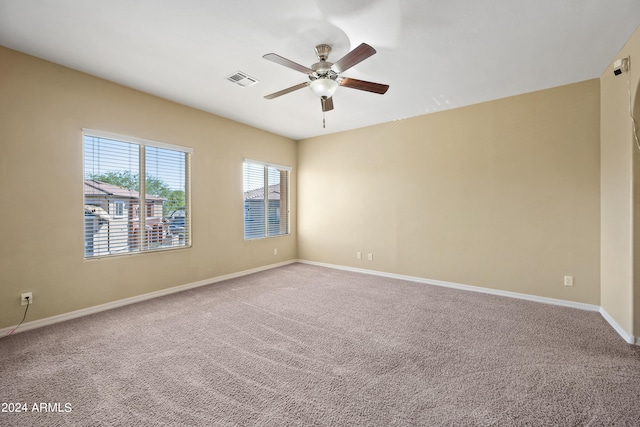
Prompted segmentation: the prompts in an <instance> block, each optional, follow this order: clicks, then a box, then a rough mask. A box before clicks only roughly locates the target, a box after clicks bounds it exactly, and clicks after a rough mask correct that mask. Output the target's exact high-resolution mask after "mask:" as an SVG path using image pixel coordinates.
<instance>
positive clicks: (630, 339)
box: [599, 307, 640, 345]
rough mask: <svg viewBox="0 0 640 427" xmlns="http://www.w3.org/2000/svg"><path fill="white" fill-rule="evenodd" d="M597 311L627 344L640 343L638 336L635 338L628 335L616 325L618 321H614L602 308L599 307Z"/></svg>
mask: <svg viewBox="0 0 640 427" xmlns="http://www.w3.org/2000/svg"><path fill="white" fill-rule="evenodd" d="M599 311H600V314H601V315H602V317H604V320H606V321H607V322H609V325H611V327H612V328H613V329H615V331H616V332H617V333H618V335H620V336H621V337H622V338H623V339H624V340H625V341H626V342H627V343H628V344H635V345H640V338H638V340H636V339H635V337H634V336H633V335H629V334H628V333H627V332H626V331H625V330H624V329H622V327H621V326H620V325H618V322H616V321H615V320H614V319H613V317H611V315H610V314H609V313H607V312H606V310H605V309H604V308H602V307H600V310H599Z"/></svg>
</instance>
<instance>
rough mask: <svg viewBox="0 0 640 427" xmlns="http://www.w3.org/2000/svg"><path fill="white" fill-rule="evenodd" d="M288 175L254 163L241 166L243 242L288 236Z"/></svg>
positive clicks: (281, 169) (275, 167)
mask: <svg viewBox="0 0 640 427" xmlns="http://www.w3.org/2000/svg"><path fill="white" fill-rule="evenodd" d="M290 171H291V168H290V167H287V166H278V165H271V164H266V163H262V162H256V161H253V160H245V162H244V163H243V184H244V238H245V240H250V239H260V238H263V237H273V236H282V235H285V234H289V172H290ZM265 190H266V191H265ZM265 193H266V194H265ZM265 196H266V197H265ZM265 200H266V201H267V202H266V203H265Z"/></svg>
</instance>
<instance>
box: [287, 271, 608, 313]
mask: <svg viewBox="0 0 640 427" xmlns="http://www.w3.org/2000/svg"><path fill="white" fill-rule="evenodd" d="M298 262H299V263H302V264H311V265H317V266H320V267H328V268H335V269H338V270H346V271H353V272H356V273H365V274H372V275H374V276H382V277H389V278H391V279H400V280H407V281H410V282H417V283H424V284H427V285H435V286H442V287H445V288H452V289H459V290H463V291H471V292H480V293H483V294H490V295H499V296H503V297H509V298H517V299H522V300H527V301H534V302H541V303H544V304H553V305H560V306H563V307H571V308H577V309H580V310H587V311H600V307H599V306H597V305H593V304H585V303H581V302H574V301H567V300H562V299H556V298H547V297H539V296H536V295H529V294H522V293H518V292H510V291H501V290H498V289H491V288H483V287H480V286H471V285H464V284H462V283H454V282H445V281H442V280H433V279H424V278H422V277H416V276H405V275H403V274H394V273H386V272H383V271H375V270H365V269H362V268H353V267H345V266H342V265H335V264H325V263H322V262H315V261H306V260H298Z"/></svg>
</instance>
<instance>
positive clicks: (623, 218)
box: [600, 29, 640, 335]
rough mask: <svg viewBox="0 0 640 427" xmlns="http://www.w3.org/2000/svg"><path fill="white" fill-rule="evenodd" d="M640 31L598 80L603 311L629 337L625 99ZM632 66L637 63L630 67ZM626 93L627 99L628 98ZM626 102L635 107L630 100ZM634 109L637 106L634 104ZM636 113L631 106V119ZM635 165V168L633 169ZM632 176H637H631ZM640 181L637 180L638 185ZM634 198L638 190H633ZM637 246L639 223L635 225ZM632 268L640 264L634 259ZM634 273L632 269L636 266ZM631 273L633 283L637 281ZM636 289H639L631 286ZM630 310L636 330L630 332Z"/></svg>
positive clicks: (630, 150)
mask: <svg viewBox="0 0 640 427" xmlns="http://www.w3.org/2000/svg"><path fill="white" fill-rule="evenodd" d="M626 56H631V68H630V72H629V73H623V74H621V75H620V76H614V74H613V62H614V60H615V59H617V58H623V57H626ZM638 58H640V29H638V30H636V32H635V33H634V35H633V36H632V37H631V38H630V39H629V41H628V42H627V43H626V45H625V46H624V47H623V48H622V49H621V50H620V52H619V53H618V54H617V55H616V57H615V58H612V61H611V62H612V63H611V64H610V65H609V67H607V69H606V70H605V72H604V73H603V74H602V77H601V78H600V81H601V99H602V101H601V116H602V125H601V144H602V149H601V150H602V164H601V174H602V184H601V185H602V202H601V204H602V260H601V263H602V267H601V268H602V279H601V281H602V291H601V293H602V296H601V298H602V308H603V309H604V310H606V311H607V313H609V315H611V317H613V318H614V320H615V321H616V322H617V323H618V324H619V325H620V326H621V327H622V328H623V329H624V330H625V331H626V332H627V333H628V334H630V335H638V333H637V332H638V331H640V316H639V315H640V299H638V298H637V297H636V299H635V308H634V284H633V283H634V282H633V281H634V267H633V265H634V262H633V260H634V240H633V236H634V233H633V229H634V219H633V218H634V214H633V211H634V199H635V206H636V209H637V206H638V201H639V200H640V199H638V197H635V198H634V185H633V181H634V162H633V159H634V151H635V152H636V154H635V156H636V157H635V158H636V165H638V163H637V159H638V154H637V151H638V150H637V149H636V148H634V143H633V137H632V127H631V119H630V116H629V102H630V99H629V98H630V96H631V97H632V99H633V98H635V95H636V92H637V90H638V89H637V88H638V80H640V67H639V66H640V63H637V61H638ZM634 61H635V62H636V63H634ZM629 89H630V90H631V94H630V93H629ZM631 102H634V101H633V100H631ZM635 103H636V106H637V104H638V103H637V102H635ZM637 115H638V108H637V107H636V116H637ZM637 168H638V166H636V167H635V169H636V170H637ZM636 175H637V172H636ZM638 179H640V178H638V177H636V182H637V180H638ZM635 191H636V194H637V189H636V190H635ZM635 224H636V225H635V228H636V237H635V242H636V246H637V245H638V243H639V241H640V237H638V235H637V229H638V225H640V224H639V223H638V219H637V218H636V220H635ZM635 257H636V258H635V259H636V266H637V264H638V262H637V261H639V260H640V259H639V258H638V255H637V254H636V255H635ZM636 268H637V267H636ZM637 273H638V271H637V270H636V281H637ZM636 289H639V290H640V287H639V285H638V284H637V282H636ZM634 311H635V313H636V315H635V317H636V320H635V330H634Z"/></svg>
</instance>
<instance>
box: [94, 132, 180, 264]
mask: <svg viewBox="0 0 640 427" xmlns="http://www.w3.org/2000/svg"><path fill="white" fill-rule="evenodd" d="M83 143H84V177H83V179H84V182H83V188H84V241H85V244H84V255H85V258H96V257H104V256H113V255H123V254H131V253H137V252H147V251H156V250H164V249H171V248H183V247H189V246H190V245H191V233H190V231H191V230H190V229H191V227H190V224H191V221H190V209H189V204H190V201H189V185H190V184H189V181H190V173H189V165H190V155H191V152H192V150H191V149H189V148H187V147H180V146H173V145H169V144H164V143H159V142H154V141H146V140H142V139H138V138H132V137H125V136H120V135H113V134H109V133H105V132H100V131H92V130H87V129H85V130H84V131H83Z"/></svg>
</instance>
